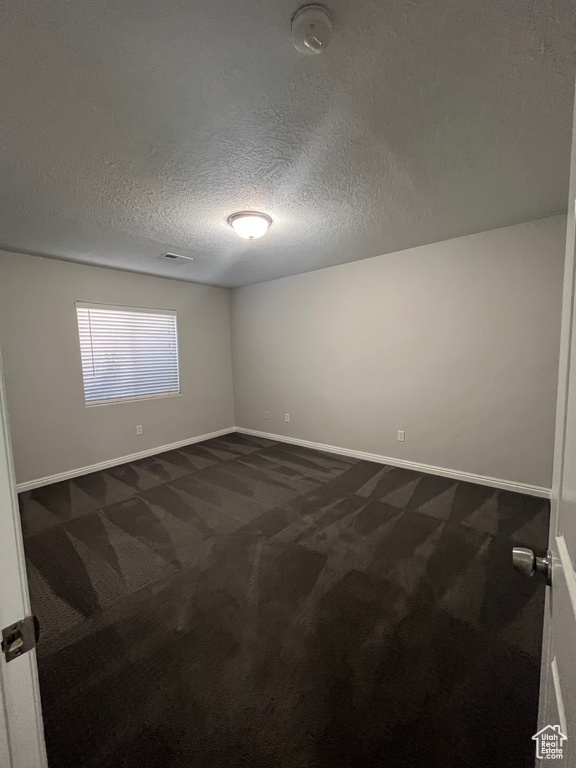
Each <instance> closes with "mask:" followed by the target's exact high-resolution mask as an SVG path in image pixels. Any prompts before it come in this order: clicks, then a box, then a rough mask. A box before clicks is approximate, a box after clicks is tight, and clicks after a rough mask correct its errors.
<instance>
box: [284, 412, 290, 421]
mask: <svg viewBox="0 0 576 768" xmlns="http://www.w3.org/2000/svg"><path fill="white" fill-rule="evenodd" d="M284 421H286V422H288V421H290V414H289V413H285V414H284Z"/></svg>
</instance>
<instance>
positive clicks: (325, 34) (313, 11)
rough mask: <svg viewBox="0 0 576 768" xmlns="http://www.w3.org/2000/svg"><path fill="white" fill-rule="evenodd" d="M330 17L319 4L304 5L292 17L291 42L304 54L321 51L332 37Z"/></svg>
mask: <svg viewBox="0 0 576 768" xmlns="http://www.w3.org/2000/svg"><path fill="white" fill-rule="evenodd" d="M332 27H333V23H332V17H331V16H330V14H329V13H328V11H327V10H326V8H323V7H322V6H321V5H304V6H302V8H300V9H299V10H298V11H296V13H295V14H294V18H293V19H292V42H293V43H294V47H295V48H296V50H298V51H300V53H303V54H304V55H305V56H312V55H313V54H315V53H322V51H323V50H324V49H325V48H327V47H328V43H329V42H330V40H331V38H332Z"/></svg>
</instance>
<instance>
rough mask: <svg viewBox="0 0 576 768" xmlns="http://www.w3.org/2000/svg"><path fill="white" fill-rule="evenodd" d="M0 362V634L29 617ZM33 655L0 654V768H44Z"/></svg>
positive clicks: (34, 654) (34, 656)
mask: <svg viewBox="0 0 576 768" xmlns="http://www.w3.org/2000/svg"><path fill="white" fill-rule="evenodd" d="M23 552H24V550H23V547H22V535H21V529H20V517H19V513H18V503H17V499H16V491H15V485H14V472H13V468H12V452H11V448H10V436H9V431H8V423H7V410H6V397H5V390H4V379H3V376H2V361H1V359H0V630H1V629H2V628H4V627H8V626H10V625H11V624H14V623H15V622H17V621H19V620H20V619H22V618H24V617H25V616H29V615H30V601H29V598H28V584H27V580H26V568H25V564H24V554H23ZM46 765H47V762H46V750H45V747H44V732H43V727H42V712H41V709H40V693H39V688H38V673H37V669H36V652H35V651H34V650H32V651H30V652H29V653H26V654H25V655H23V656H20V658H16V659H14V660H13V661H11V662H10V663H6V661H5V659H4V654H0V766H2V768H45V766H46Z"/></svg>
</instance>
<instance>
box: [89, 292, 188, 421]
mask: <svg viewBox="0 0 576 768" xmlns="http://www.w3.org/2000/svg"><path fill="white" fill-rule="evenodd" d="M78 309H100V310H109V311H111V312H114V311H116V312H135V313H142V314H149V315H169V316H171V317H174V333H175V340H176V374H177V377H178V391H177V392H153V393H144V394H141V395H123V396H122V397H111V398H106V399H101V400H95V401H94V402H90V401H87V400H86V387H85V383H84V365H83V360H82V341H81V339H80V325H79V318H78ZM74 314H75V318H76V338H77V339H78V351H79V355H80V380H81V383H82V395H83V398H84V407H85V408H100V407H101V406H104V405H117V404H119V403H131V402H137V401H141V400H159V399H162V398H166V397H181V395H182V384H181V381H180V341H179V335H178V313H177V311H176V310H175V309H160V308H158V307H136V306H132V305H128V304H103V303H99V302H93V301H80V300H78V301H76V302H74Z"/></svg>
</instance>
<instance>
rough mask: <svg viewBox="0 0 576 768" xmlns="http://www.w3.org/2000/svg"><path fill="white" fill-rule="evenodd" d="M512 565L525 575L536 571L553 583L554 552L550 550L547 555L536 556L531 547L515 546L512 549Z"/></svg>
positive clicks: (548, 582) (549, 582)
mask: <svg viewBox="0 0 576 768" xmlns="http://www.w3.org/2000/svg"><path fill="white" fill-rule="evenodd" d="M512 565H513V566H514V568H516V569H517V570H519V571H520V573H521V574H523V575H524V576H533V575H534V574H535V573H536V571H538V573H541V574H542V575H543V576H544V578H545V579H546V584H548V586H550V585H551V584H552V553H551V552H550V550H548V552H547V553H546V557H536V555H535V554H534V552H533V551H532V550H531V549H525V548H524V547H514V549H513V550H512Z"/></svg>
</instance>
